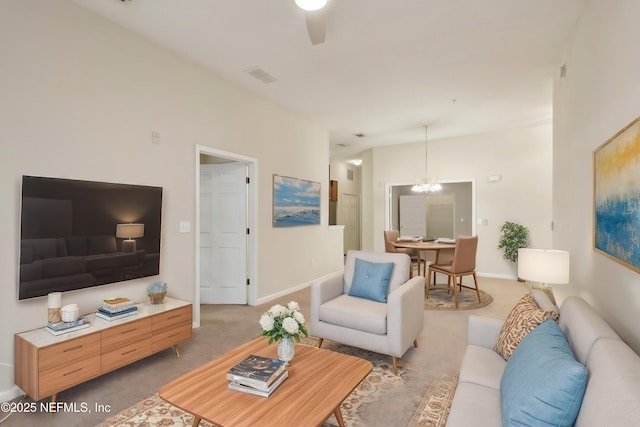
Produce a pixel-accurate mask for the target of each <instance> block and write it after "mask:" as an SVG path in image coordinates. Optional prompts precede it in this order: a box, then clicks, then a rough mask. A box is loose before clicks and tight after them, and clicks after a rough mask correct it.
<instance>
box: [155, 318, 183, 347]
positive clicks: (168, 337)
mask: <svg viewBox="0 0 640 427" xmlns="http://www.w3.org/2000/svg"><path fill="white" fill-rule="evenodd" d="M189 338H191V322H189V323H184V324H183V325H181V326H178V327H175V328H171V329H167V330H166V331H162V332H157V333H155V334H153V346H152V348H151V351H153V352H154V353H155V352H156V351H160V350H164V349H165V348H167V347H171V346H172V345H176V344H178V343H180V342H182V341H185V340H188V339H189Z"/></svg>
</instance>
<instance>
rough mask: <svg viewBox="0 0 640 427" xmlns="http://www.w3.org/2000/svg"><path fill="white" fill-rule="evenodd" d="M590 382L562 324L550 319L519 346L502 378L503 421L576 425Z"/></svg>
mask: <svg viewBox="0 0 640 427" xmlns="http://www.w3.org/2000/svg"><path fill="white" fill-rule="evenodd" d="M586 385H587V369H586V368H585V367H584V366H582V365H581V364H580V363H578V362H577V361H576V359H575V356H574V355H573V351H571V347H569V343H568V342H567V339H566V338H565V336H564V334H563V333H562V331H561V330H560V328H559V327H558V324H557V323H556V322H554V321H553V320H552V319H549V320H547V321H545V322H544V323H542V324H541V325H540V326H538V327H536V328H535V329H534V330H533V331H531V332H530V333H529V334H528V335H527V336H526V337H525V338H524V339H523V340H522V342H521V343H520V345H519V346H518V347H517V348H516V350H515V351H514V352H513V354H512V355H511V358H510V359H509V361H508V362H507V366H505V369H504V373H503V374H502V380H501V381H500V399H501V404H502V424H503V425H504V426H505V427H509V426H539V427H543V426H572V425H573V423H574V422H575V420H576V418H577V416H578V412H579V411H580V405H581V404H582V398H583V397H584V391H585V388H586Z"/></svg>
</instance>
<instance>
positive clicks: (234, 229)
mask: <svg viewBox="0 0 640 427" xmlns="http://www.w3.org/2000/svg"><path fill="white" fill-rule="evenodd" d="M246 177H247V165H246V164H245V163H242V162H233V163H223V164H205V165H200V302H201V303H203V304H246V303H247V179H246Z"/></svg>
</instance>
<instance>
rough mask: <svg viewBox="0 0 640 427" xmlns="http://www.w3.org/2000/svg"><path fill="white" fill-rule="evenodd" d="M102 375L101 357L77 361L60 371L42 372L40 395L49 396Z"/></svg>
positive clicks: (59, 369)
mask: <svg viewBox="0 0 640 427" xmlns="http://www.w3.org/2000/svg"><path fill="white" fill-rule="evenodd" d="M98 375H100V355H98V354H96V355H95V356H92V357H87V358H86V359H83V360H76V361H75V362H73V363H69V364H67V365H66V366H63V367H61V368H58V369H51V370H48V371H41V372H40V378H39V387H38V394H39V395H40V396H48V395H51V394H55V393H58V392H59V391H60V390H64V389H67V388H69V387H71V386H74V385H76V384H80V383H82V382H85V381H87V380H90V379H91V378H95V377H97V376H98Z"/></svg>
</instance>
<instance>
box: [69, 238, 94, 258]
mask: <svg viewBox="0 0 640 427" xmlns="http://www.w3.org/2000/svg"><path fill="white" fill-rule="evenodd" d="M67 253H68V254H69V255H71V256H83V255H88V254H89V246H88V243H87V236H69V237H67Z"/></svg>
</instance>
